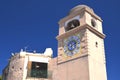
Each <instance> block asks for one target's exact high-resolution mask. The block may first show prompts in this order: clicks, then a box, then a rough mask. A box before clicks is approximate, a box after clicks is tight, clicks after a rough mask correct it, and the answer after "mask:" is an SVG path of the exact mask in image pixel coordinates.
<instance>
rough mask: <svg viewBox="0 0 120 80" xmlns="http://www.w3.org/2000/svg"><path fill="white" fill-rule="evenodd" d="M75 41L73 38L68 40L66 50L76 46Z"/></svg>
mask: <svg viewBox="0 0 120 80" xmlns="http://www.w3.org/2000/svg"><path fill="white" fill-rule="evenodd" d="M76 43H77V42H76V41H75V40H72V41H70V42H68V50H69V51H73V50H74V49H75V48H76Z"/></svg>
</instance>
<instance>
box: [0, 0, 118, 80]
mask: <svg viewBox="0 0 120 80" xmlns="http://www.w3.org/2000/svg"><path fill="white" fill-rule="evenodd" d="M119 3H120V1H119V0H99V1H98V0H0V74H2V70H3V69H4V67H5V66H6V65H7V63H8V59H9V58H10V56H11V53H16V52H20V50H21V49H24V50H25V49H26V51H34V50H36V52H39V53H43V52H44V51H45V49H46V48H52V49H53V52H54V56H57V40H56V36H57V35H58V29H59V25H58V22H59V20H60V19H61V18H63V17H65V16H67V14H68V13H69V11H70V10H71V8H73V7H75V6H77V5H80V4H85V5H88V6H89V7H91V8H92V9H93V10H94V12H95V13H96V14H97V15H98V16H100V17H101V18H102V20H103V31H104V34H105V35H106V38H105V55H106V68H107V77H108V80H120V47H119V45H120V30H119V29H120V20H119V19H120V9H119V8H120V5H119Z"/></svg>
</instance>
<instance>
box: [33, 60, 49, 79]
mask: <svg viewBox="0 0 120 80" xmlns="http://www.w3.org/2000/svg"><path fill="white" fill-rule="evenodd" d="M31 77H36V78H47V63H40V62H32V65H31Z"/></svg>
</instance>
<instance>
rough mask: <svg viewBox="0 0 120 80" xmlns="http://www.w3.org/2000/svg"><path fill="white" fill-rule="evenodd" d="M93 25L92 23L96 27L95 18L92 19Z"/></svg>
mask: <svg viewBox="0 0 120 80" xmlns="http://www.w3.org/2000/svg"><path fill="white" fill-rule="evenodd" d="M91 25H92V26H93V27H96V22H95V20H94V19H91Z"/></svg>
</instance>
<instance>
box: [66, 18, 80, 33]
mask: <svg viewBox="0 0 120 80" xmlns="http://www.w3.org/2000/svg"><path fill="white" fill-rule="evenodd" d="M78 26H80V22H79V20H77V19H75V20H72V21H70V22H69V23H68V24H67V26H66V28H65V30H66V31H69V30H71V29H73V28H75V27H78Z"/></svg>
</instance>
